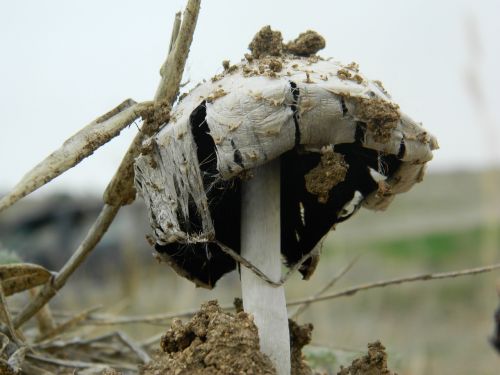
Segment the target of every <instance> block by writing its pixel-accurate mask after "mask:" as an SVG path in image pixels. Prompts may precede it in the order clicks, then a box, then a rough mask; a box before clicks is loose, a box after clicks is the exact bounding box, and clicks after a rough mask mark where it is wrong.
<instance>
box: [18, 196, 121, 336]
mask: <svg viewBox="0 0 500 375" xmlns="http://www.w3.org/2000/svg"><path fill="white" fill-rule="evenodd" d="M119 209H120V206H109V205H104V207H103V209H102V210H101V213H100V214H99V216H98V217H97V220H96V221H95V222H94V224H93V225H92V227H91V228H90V230H89V232H88V233H87V236H86V237H85V239H84V240H83V242H82V243H81V244H80V246H79V247H78V249H77V250H76V251H75V253H74V254H73V255H72V256H71V258H70V259H69V260H68V261H67V262H66V264H65V265H64V266H63V268H62V269H61V271H59V273H57V274H56V275H55V276H53V277H52V278H51V280H50V281H49V282H48V283H46V284H45V285H44V286H43V287H42V288H41V290H40V292H39V293H38V294H37V296H36V297H35V298H34V299H33V300H31V302H30V303H28V304H27V305H26V306H25V307H24V308H23V309H22V310H21V311H20V312H19V313H18V314H17V315H16V317H15V318H14V327H16V328H18V327H20V326H21V325H22V324H23V323H25V322H26V321H27V320H28V319H30V318H31V317H33V315H35V314H36V313H37V312H38V311H39V310H40V309H41V308H42V307H43V306H44V305H45V304H46V303H47V302H48V301H49V300H50V299H51V298H52V297H54V296H55V295H56V293H57V291H58V290H59V289H61V288H62V287H63V286H64V284H65V283H66V281H67V280H68V278H69V277H70V276H71V275H72V274H73V272H74V271H75V270H76V269H77V268H78V267H79V266H80V265H81V264H82V263H83V261H84V260H85V259H86V258H87V256H88V255H89V254H90V252H91V251H92V250H93V249H94V247H95V246H96V245H97V243H99V241H100V240H101V238H102V236H103V235H104V233H106V231H107V230H108V228H109V226H110V225H111V223H112V222H113V219H114V218H115V216H116V214H117V213H118V210H119Z"/></svg>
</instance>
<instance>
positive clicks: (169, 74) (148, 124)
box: [104, 0, 201, 205]
mask: <svg viewBox="0 0 500 375" xmlns="http://www.w3.org/2000/svg"><path fill="white" fill-rule="evenodd" d="M200 1H201V0H189V1H188V4H187V5H186V10H185V11H184V17H183V20H182V24H181V26H180V30H179V35H178V37H177V38H175V42H174V44H173V46H170V49H171V51H170V53H169V54H168V56H167V59H166V61H165V62H164V63H163V65H162V67H161V68H160V74H161V81H160V84H159V86H158V89H157V90H156V95H155V108H154V112H155V116H153V118H152V119H149V120H147V121H145V122H144V125H143V126H142V129H141V131H140V132H139V133H138V134H137V135H136V136H135V138H134V140H133V141H132V144H131V145H130V147H129V148H128V150H127V153H126V154H125V156H124V157H123V159H122V162H121V164H120V166H119V167H118V171H117V172H116V174H115V175H114V176H113V178H112V180H111V182H110V183H109V185H108V187H107V188H106V191H105V192H104V202H106V203H107V204H111V205H124V204H130V203H132V202H133V201H134V200H135V195H136V191H135V187H134V160H135V158H136V157H137V156H138V155H139V153H140V149H141V146H142V143H143V141H144V139H145V137H147V136H150V135H152V134H154V133H156V132H157V131H158V129H159V128H160V126H161V125H162V124H163V123H164V122H166V120H168V115H169V112H170V111H169V106H171V105H172V104H173V103H174V101H175V98H176V97H177V93H178V92H179V85H180V83H181V79H182V74H183V72H184V67H185V65H186V60H187V56H188V53H189V48H190V46H191V42H192V40H193V34H194V30H195V27H196V21H197V19H198V13H199V11H200ZM177 19H178V16H177V15H176V19H175V21H174V32H175V31H176V30H177V26H176V24H177V22H178V21H177ZM172 40H173V39H172Z"/></svg>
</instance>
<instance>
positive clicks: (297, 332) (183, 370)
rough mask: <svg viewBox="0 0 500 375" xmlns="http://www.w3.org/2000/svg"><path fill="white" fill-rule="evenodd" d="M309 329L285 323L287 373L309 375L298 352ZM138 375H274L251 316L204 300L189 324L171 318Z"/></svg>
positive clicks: (306, 337)
mask: <svg viewBox="0 0 500 375" xmlns="http://www.w3.org/2000/svg"><path fill="white" fill-rule="evenodd" d="M311 331H312V325H304V326H299V325H297V324H296V323H293V322H292V323H291V324H290V337H291V342H292V344H291V345H292V374H293V375H311V374H312V371H311V369H310V368H309V367H308V365H307V364H306V363H305V362H304V360H303V356H302V352H301V349H302V347H303V346H305V345H307V344H308V343H309V342H310V340H311ZM141 374H142V375H160V374H175V375H188V374H193V375H202V374H204V375H226V374H253V375H261V374H262V375H264V374H265V375H274V374H276V370H275V369H274V367H273V365H272V363H271V361H270V359H269V358H268V357H267V356H266V355H265V354H263V353H261V352H260V346H259V337H258V333H257V327H256V326H255V324H254V322H253V319H252V317H251V316H250V315H249V314H247V313H245V312H243V311H239V312H236V313H228V312H225V311H223V310H222V309H221V308H220V306H219V305H218V303H217V301H209V302H207V303H205V304H203V305H202V306H201V309H200V311H199V312H198V313H197V314H196V315H195V316H194V317H193V318H192V319H191V320H190V321H188V322H186V323H183V322H181V321H180V320H175V321H174V322H173V323H172V326H171V328H170V329H169V330H168V331H167V332H166V333H165V335H164V336H163V337H162V340H161V350H159V351H158V352H157V353H156V354H155V355H154V357H153V360H152V361H151V362H150V363H149V364H148V365H146V366H144V367H143V368H142V369H141Z"/></svg>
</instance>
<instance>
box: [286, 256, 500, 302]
mask: <svg viewBox="0 0 500 375" xmlns="http://www.w3.org/2000/svg"><path fill="white" fill-rule="evenodd" d="M497 269H500V263H497V264H492V265H490V266H486V267H477V268H470V269H465V270H461V271H453V272H442V273H427V274H422V275H415V276H408V277H401V278H397V279H389V280H383V281H376V282H373V283H367V284H361V285H356V286H353V287H350V288H347V289H344V290H341V291H340V292H335V293H331V294H326V295H324V296H319V297H314V296H313V297H307V298H302V299H298V300H295V301H292V302H289V303H288V306H295V305H302V304H304V303H313V302H320V301H326V300H330V299H335V298H340V297H348V296H349V297H350V296H352V295H354V294H356V293H357V292H361V291H365V290H369V289H375V288H383V287H386V286H389V285H396V284H405V283H412V282H415V281H429V280H441V279H451V278H455V277H461V276H468V275H477V274H480V273H485V272H491V271H494V270H497Z"/></svg>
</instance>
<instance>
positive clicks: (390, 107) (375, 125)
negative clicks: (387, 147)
mask: <svg viewBox="0 0 500 375" xmlns="http://www.w3.org/2000/svg"><path fill="white" fill-rule="evenodd" d="M351 100H354V101H355V102H357V110H356V113H355V115H356V116H357V117H358V118H359V119H360V120H361V121H364V122H366V125H367V127H368V130H370V131H372V132H373V138H374V139H375V140H376V141H377V142H380V143H386V142H388V141H389V140H390V139H391V135H392V131H393V130H394V129H395V128H396V126H397V125H398V120H399V117H400V116H399V111H398V109H399V106H398V105H397V104H394V103H391V102H388V101H387V100H384V99H380V98H372V99H366V98H354V97H352V98H351Z"/></svg>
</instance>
